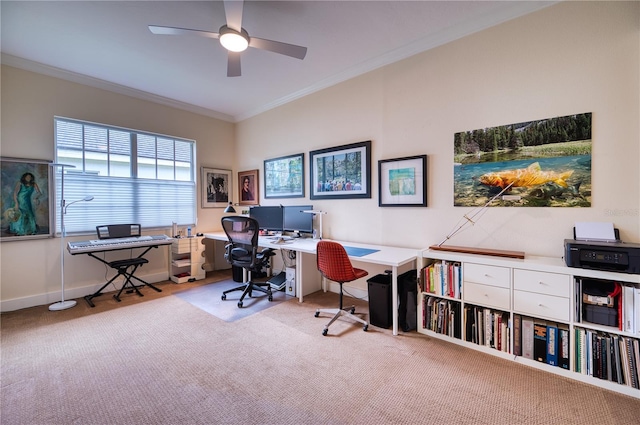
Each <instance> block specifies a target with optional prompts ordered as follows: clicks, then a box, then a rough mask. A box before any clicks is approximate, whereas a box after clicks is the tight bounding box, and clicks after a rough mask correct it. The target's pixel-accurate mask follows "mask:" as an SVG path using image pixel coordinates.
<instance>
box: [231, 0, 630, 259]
mask: <svg viewBox="0 0 640 425" xmlns="http://www.w3.org/2000/svg"><path fill="white" fill-rule="evenodd" d="M639 50H640V3H638V2H567V3H562V4H559V5H555V6H552V7H549V8H546V9H543V10H542V11H539V12H536V13H533V14H530V15H527V16H524V17H522V18H519V19H516V20H513V21H510V22H507V23H504V24H502V25H499V26H497V27H494V28H491V29H488V30H485V31H482V32H480V33H477V34H475V35H472V36H468V37H466V38H463V39H460V40H458V41H455V42H453V43H450V44H447V45H445V46H441V47H439V48H436V49H433V50H431V51H428V52H425V53H422V54H419V55H416V56H413V57H411V58H409V59H406V60H404V61H401V62H398V63H395V64H392V65H389V66H386V67H384V68H381V69H379V70H376V71H373V72H370V73H368V74H366V75H363V76H361V77H358V78H354V79H352V80H349V81H347V82H344V83H342V84H340V85H337V86H334V87H332V88H329V89H326V90H323V91H321V92H318V93H315V94H312V95H309V96H307V97H305V98H303V99H300V100H297V101H295V102H292V103H289V104H287V105H284V106H281V107H279V108H277V109H274V110H271V111H269V112H266V113H263V114H261V115H259V116H256V117H253V118H250V119H247V120H245V121H243V122H241V123H239V124H238V128H237V142H238V151H237V156H236V160H237V161H238V168H239V169H252V168H262V161H263V159H265V158H274V157H278V156H283V155H289V154H295V153H300V152H304V153H305V160H306V164H305V167H306V170H305V173H306V177H305V178H306V182H307V187H306V189H305V193H306V195H307V197H306V199H299V200H297V201H299V203H304V202H311V201H309V195H308V193H309V188H308V181H309V170H308V152H309V151H310V150H314V149H319V148H325V147H331V146H338V145H342V144H346V143H351V142H358V141H363V140H372V142H373V147H372V178H373V184H372V192H373V194H372V195H373V196H372V198H371V199H366V200H320V201H318V200H314V201H312V202H313V204H314V208H319V209H322V210H325V211H328V214H327V215H325V216H324V221H323V224H324V232H325V236H328V237H331V238H334V239H339V240H346V241H361V242H370V243H380V244H387V245H400V246H408V247H414V248H422V247H427V246H429V245H432V244H436V243H439V242H441V241H442V240H443V239H444V238H445V237H446V236H447V235H448V234H449V233H450V231H451V230H453V229H454V228H455V227H456V224H457V223H458V221H459V220H460V219H461V218H462V216H463V214H465V213H467V212H469V211H470V210H471V208H465V207H453V137H454V133H456V132H460V131H466V130H474V129H480V128H486V127H491V126H497V125H504V124H512V123H518V122H523V121H531V120H536V119H544V118H551V117H557V116H564V115H571V114H576V113H583V112H592V113H593V129H592V130H593V132H592V133H593V152H592V155H593V164H592V188H593V196H592V206H591V207H590V208H522V207H521V208H515V207H512V208H507V207H494V208H490V209H489V210H488V211H487V212H486V213H485V214H484V216H483V217H482V218H481V220H480V221H478V222H477V223H476V224H475V225H474V226H472V227H470V228H469V229H467V230H464V231H463V232H461V233H459V234H458V235H456V236H455V237H454V238H452V239H451V240H450V241H449V244H450V245H462V246H472V247H483V248H494V249H508V250H518V251H524V252H525V253H526V254H527V255H545V256H557V257H560V256H561V255H562V252H563V239H565V238H570V237H571V236H572V227H573V225H574V223H575V222H576V221H613V222H614V224H615V226H616V227H618V228H619V229H620V231H621V236H622V239H623V240H625V241H627V242H640V213H639V210H640V171H639V167H638V164H639V163H640V142H639V138H640V131H639V116H640V109H639V104H640V95H639V92H640V88H639V81H640V73H639ZM419 154H427V155H428V207H427V208H415V207H414V208H380V207H378V175H377V164H378V160H381V159H388V158H398V157H403V156H410V155H419ZM276 201H277V200H273V201H272V200H266V201H265V200H263V203H264V204H266V205H268V204H273V203H277V202H276ZM286 201H287V202H288V203H292V202H294V201H296V200H293V199H292V200H286Z"/></svg>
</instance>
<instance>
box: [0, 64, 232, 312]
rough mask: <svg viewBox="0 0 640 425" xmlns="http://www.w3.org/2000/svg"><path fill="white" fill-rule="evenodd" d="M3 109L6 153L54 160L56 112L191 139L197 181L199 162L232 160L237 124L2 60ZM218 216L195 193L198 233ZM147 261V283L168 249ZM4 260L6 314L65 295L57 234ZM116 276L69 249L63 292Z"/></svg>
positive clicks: (7, 251)
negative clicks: (73, 254) (45, 73)
mask: <svg viewBox="0 0 640 425" xmlns="http://www.w3.org/2000/svg"><path fill="white" fill-rule="evenodd" d="M1 106H2V127H1V137H2V138H1V143H2V145H1V148H2V150H1V154H2V156H5V157H14V158H34V159H46V160H53V159H54V156H55V153H54V133H53V131H54V126H53V117H54V116H56V115H57V116H64V117H69V118H75V119H80V120H87V121H93V122H98V123H103V124H109V125H115V126H120V127H126V128H131V129H137V130H145V131H151V132H156V133H160V134H167V135H170V136H176V137H184V138H188V139H194V140H196V159H197V169H196V172H197V173H198V181H199V180H200V178H199V176H200V167H201V166H207V167H216V168H225V169H229V168H230V167H231V165H232V164H233V161H234V131H235V130H234V124H232V123H228V122H224V121H220V120H217V119H214V118H210V117H205V116H202V115H197V114H193V113H190V112H185V111H182V110H178V109H174V108H170V107H166V106H161V105H158V104H155V103H151V102H147V101H143V100H139V99H135V98H132V97H127V96H123V95H120V94H116V93H112V92H108V91H105V90H100V89H96V88H92V87H87V86H84V85H80V84H76V83H72V82H69V81H64V80H60V79H57V78H52V77H47V76H44V75H41V74H36V73H33V72H29V71H23V70H19V69H16V68H12V67H9V66H5V65H3V66H2V104H1ZM198 194H200V191H199V187H198ZM221 216H222V209H220V208H204V209H202V208H200V196H198V224H197V227H196V229H197V230H198V231H200V230H202V231H204V230H211V229H219V228H220V225H219V222H220V217H221ZM105 220H106V222H108V218H105ZM168 224H169V225H170V224H171V223H168ZM169 230H170V229H169V228H167V229H166V232H167V234H169ZM151 233H155V234H158V233H162V231H158V230H156V231H152V232H151ZM68 239H70V240H74V239H76V240H86V239H89V237H87V236H84V237H81V236H80V237H76V238H68ZM65 252H66V250H65ZM116 258H121V257H114V258H113V259H116ZM146 258H148V259H149V260H150V262H149V264H146V265H145V266H143V267H142V268H141V269H140V271H139V272H138V273H137V274H138V275H140V276H141V277H142V278H144V279H147V280H149V281H150V282H155V281H158V280H166V279H167V278H168V255H167V248H160V249H157V250H152V251H151V252H149V255H148V256H147V257H146ZM107 259H109V254H108V255H107ZM0 265H1V271H0V278H1V280H0V289H1V291H0V299H1V301H2V311H7V310H12V309H15V308H22V307H27V306H32V305H38V304H48V303H51V302H55V301H59V300H60V275H61V273H60V239H59V238H54V239H37V240H24V241H10V242H2V244H0ZM114 274H115V273H113V271H112V270H111V269H107V268H106V266H104V265H103V264H101V263H99V262H98V261H96V260H94V259H91V258H89V257H87V256H85V255H80V256H71V255H69V254H68V253H67V254H66V256H65V287H66V291H65V294H66V297H67V298H75V297H80V296H83V295H86V294H89V293H92V292H94V291H96V290H97V289H98V288H99V287H100V286H101V285H102V284H103V283H104V282H105V276H107V275H108V276H109V277H111V276H113V275H114Z"/></svg>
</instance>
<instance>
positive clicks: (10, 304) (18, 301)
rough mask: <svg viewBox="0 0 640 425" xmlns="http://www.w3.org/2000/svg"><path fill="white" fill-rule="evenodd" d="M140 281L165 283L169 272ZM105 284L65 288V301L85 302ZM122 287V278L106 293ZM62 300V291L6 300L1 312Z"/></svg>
mask: <svg viewBox="0 0 640 425" xmlns="http://www.w3.org/2000/svg"><path fill="white" fill-rule="evenodd" d="M139 277H140V279H142V280H144V281H146V282H149V283H158V282H165V281H167V280H169V273H168V272H159V273H151V274H148V275H144V276H139ZM103 284H104V283H101V284H100V285H95V284H92V285H87V286H84V287H80V288H65V291H64V295H65V300H73V299H76V300H77V301H78V302H85V301H84V300H83V299H82V297H84V296H85V295H89V294H93V293H94V292H95V291H97V290H98V289H100V286H102V285H103ZM121 286H122V277H120V278H118V279H117V280H116V281H114V282H113V284H112V285H109V286H108V287H106V288H105V293H109V292H113V291H115V290H120V287H121ZM114 288H117V289H114ZM61 299H62V294H61V291H56V292H49V293H46V294H39V295H32V296H29V297H24V298H14V299H12V300H4V301H1V302H0V312H2V313H6V312H8V311H15V310H21V309H23V308H29V307H35V306H39V305H47V304H53V303H55V302H58V301H60V300H61Z"/></svg>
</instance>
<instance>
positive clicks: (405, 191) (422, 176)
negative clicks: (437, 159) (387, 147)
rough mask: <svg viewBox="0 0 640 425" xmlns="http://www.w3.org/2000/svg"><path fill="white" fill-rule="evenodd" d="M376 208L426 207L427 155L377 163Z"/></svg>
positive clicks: (384, 160)
mask: <svg viewBox="0 0 640 425" xmlns="http://www.w3.org/2000/svg"><path fill="white" fill-rule="evenodd" d="M378 206H380V207H426V206H427V155H416V156H407V157H404V158H393V159H383V160H380V161H378Z"/></svg>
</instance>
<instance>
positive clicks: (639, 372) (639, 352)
mask: <svg viewBox="0 0 640 425" xmlns="http://www.w3.org/2000/svg"><path fill="white" fill-rule="evenodd" d="M632 342H633V350H634V352H635V359H636V382H637V383H638V386H637V387H636V388H640V364H639V363H640V341H638V340H637V339H635V338H634V339H632Z"/></svg>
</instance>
